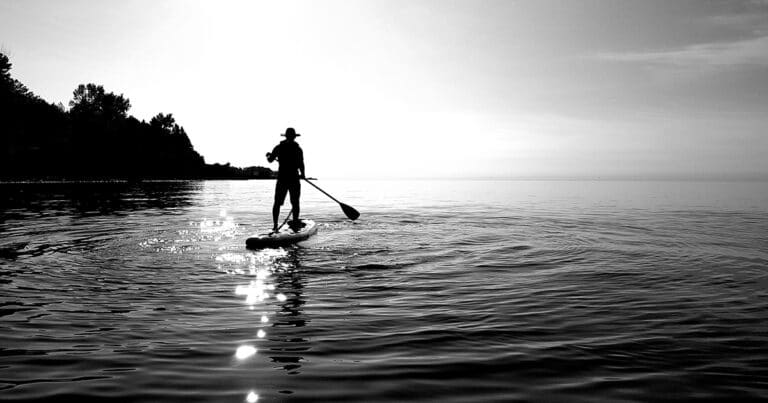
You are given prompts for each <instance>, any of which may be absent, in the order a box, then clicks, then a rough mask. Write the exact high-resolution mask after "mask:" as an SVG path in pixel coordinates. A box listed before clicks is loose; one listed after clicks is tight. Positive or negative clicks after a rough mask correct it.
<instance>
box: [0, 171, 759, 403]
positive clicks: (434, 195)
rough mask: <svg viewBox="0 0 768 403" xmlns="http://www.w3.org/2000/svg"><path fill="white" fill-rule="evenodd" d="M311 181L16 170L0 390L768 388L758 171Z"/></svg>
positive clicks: (341, 397)
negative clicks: (252, 239) (289, 232)
mask: <svg viewBox="0 0 768 403" xmlns="http://www.w3.org/2000/svg"><path fill="white" fill-rule="evenodd" d="M318 184H319V185H320V186H321V187H323V188H324V189H325V190H327V191H328V192H330V193H331V194H333V195H335V196H336V197H338V198H339V199H340V200H342V201H344V202H345V203H347V204H350V205H352V206H354V207H355V208H357V209H358V210H359V211H360V212H361V213H362V217H361V219H360V220H358V221H357V222H354V223H352V222H349V221H347V220H345V217H344V215H343V214H342V212H341V210H340V209H339V207H338V205H337V204H336V203H334V202H332V201H330V200H328V199H327V198H325V196H323V195H322V194H320V193H319V192H317V191H315V190H314V189H312V188H310V187H309V186H306V185H305V186H304V188H303V191H304V205H303V209H304V210H303V211H304V213H305V215H306V216H307V217H311V218H314V219H316V220H318V221H319V222H321V228H320V232H319V233H318V235H317V236H315V237H313V238H312V239H311V240H309V241H308V242H305V243H303V244H302V245H301V246H299V247H295V248H290V249H278V250H263V251H249V250H247V249H245V248H244V241H245V238H246V237H247V235H249V234H251V233H257V232H262V231H263V230H266V229H268V228H269V226H270V220H271V219H270V217H269V209H270V204H271V197H272V189H273V186H274V182H270V181H247V182H225V181H212V182H182V183H145V184H140V185H128V184H69V185H62V184H37V185H9V184H5V185H0V206H1V207H2V210H0V213H1V214H0V286H1V287H2V288H1V289H0V291H1V293H0V400H3V401H36V400H38V401H54V398H55V399H56V400H60V399H67V398H69V399H74V400H71V401H82V400H86V399H91V400H109V401H143V402H157V401H190V402H197V401H200V402H209V401H214V402H248V401H259V402H272V401H351V402H356V401H368V402H372V401H404V400H407V401H440V402H451V401H455V402H467V401H483V402H492V401H500V402H501V401H569V402H570V401H590V402H592V401H659V400H663V401H674V400H680V401H683V400H692V399H699V400H712V401H715V400H722V399H725V398H730V399H734V400H740V401H744V400H760V399H768V292H767V291H766V290H768V184H766V183H704V182H689V183H674V182H627V183H622V182H525V181H523V182H516V181H500V182H483V181H431V182H430V181H421V182H420V181H406V182H387V181H370V182H344V181H321V182H318ZM61 401H68V400H61Z"/></svg>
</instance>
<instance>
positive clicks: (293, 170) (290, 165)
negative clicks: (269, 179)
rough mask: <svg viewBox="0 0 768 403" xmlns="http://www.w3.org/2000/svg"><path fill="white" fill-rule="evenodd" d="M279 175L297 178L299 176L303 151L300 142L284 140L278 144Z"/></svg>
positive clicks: (284, 177) (280, 176)
mask: <svg viewBox="0 0 768 403" xmlns="http://www.w3.org/2000/svg"><path fill="white" fill-rule="evenodd" d="M278 162H279V163H280V168H279V169H278V177H279V178H281V179H295V178H298V177H299V167H300V166H301V163H302V152H301V147H299V143H296V142H295V141H290V142H289V141H286V140H283V141H281V142H280V145H279V146H278Z"/></svg>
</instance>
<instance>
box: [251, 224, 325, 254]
mask: <svg viewBox="0 0 768 403" xmlns="http://www.w3.org/2000/svg"><path fill="white" fill-rule="evenodd" d="M301 222H302V223H304V226H303V227H302V228H300V229H299V230H298V231H294V230H292V229H291V228H289V227H288V225H284V226H283V227H282V228H280V231H279V232H272V233H269V234H258V235H253V236H250V237H248V239H246V240H245V246H247V247H249V248H277V247H280V246H287V245H291V244H295V243H297V242H301V241H306V240H307V239H308V238H309V237H311V236H312V235H315V234H316V233H317V224H316V223H315V222H314V221H312V220H301Z"/></svg>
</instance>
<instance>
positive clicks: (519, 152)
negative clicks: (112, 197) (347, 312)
mask: <svg viewBox="0 0 768 403" xmlns="http://www.w3.org/2000/svg"><path fill="white" fill-rule="evenodd" d="M0 50H2V51H3V52H4V53H6V54H7V55H8V56H9V58H10V59H11V62H12V63H13V69H12V71H11V73H12V75H13V77H15V78H17V79H19V80H20V81H21V82H23V83H24V84H25V85H27V87H29V89H30V90H32V91H33V92H35V93H36V94H37V95H39V96H41V97H43V98H44V99H46V100H47V101H49V102H54V103H56V102H62V103H63V104H64V105H67V103H68V101H69V100H70V99H71V98H72V91H73V90H74V89H75V87H76V86H77V85H78V84H81V83H96V84H100V85H103V86H104V87H105V88H106V90H107V91H111V92H115V93H118V94H124V95H125V96H126V97H127V98H129V99H130V101H131V105H132V108H131V110H130V111H129V114H131V115H133V116H135V117H137V118H138V119H145V120H149V119H150V118H151V117H152V116H154V115H156V114H157V113H161V112H162V113H166V114H167V113H172V114H173V116H174V117H175V118H176V120H177V123H179V124H180V125H182V126H183V127H184V128H185V130H186V132H187V133H188V135H189V137H190V140H191V141H192V144H193V145H194V147H195V149H196V150H197V151H198V152H200V153H201V154H202V155H203V156H204V157H205V160H206V162H208V163H214V162H219V163H227V162H229V163H231V164H232V165H235V166H251V165H261V166H271V167H272V168H273V169H276V168H277V167H276V163H275V164H271V165H270V164H269V163H268V162H267V161H266V158H265V156H264V155H265V154H266V152H268V151H270V150H271V149H272V147H273V146H274V145H276V144H277V143H278V142H279V141H280V140H281V139H282V137H280V134H281V133H284V132H285V129H286V128H287V127H294V128H296V131H297V132H299V133H301V134H302V136H301V137H299V138H298V141H299V143H300V144H301V146H302V148H303V149H304V154H305V161H306V166H307V175H308V176H313V177H318V178H424V177H438V178H459V177H461V178H464V177H466V178H606V179H613V178H630V179H666V178H672V179H678V178H683V179H739V178H749V179H753V178H768V158H766V155H768V131H767V130H766V129H767V128H768V0H741V1H740V0H732V1H708V0H693V1H683V0H660V1H656V0H643V1H629V0H626V1H618V0H616V1H609V0H602V1H593V0H581V1H569V0H562V1H547V0H531V1H513V0H505V1H491V0H471V1H470V0H466V1H464V0H462V1H456V0H410V1H404V0H349V1H340V0H334V1H269V2H266V1H264V2H263V1H229V0H217V1H193V0H178V1H172V0H165V1H156V0H127V1H126V0H120V1H110V0H102V1H84V0H48V1H41V0H0Z"/></svg>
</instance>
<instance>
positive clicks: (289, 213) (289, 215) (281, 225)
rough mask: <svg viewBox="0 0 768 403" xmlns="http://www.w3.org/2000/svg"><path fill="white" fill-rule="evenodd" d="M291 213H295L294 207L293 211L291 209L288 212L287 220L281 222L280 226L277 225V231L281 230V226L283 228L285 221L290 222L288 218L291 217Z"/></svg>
mask: <svg viewBox="0 0 768 403" xmlns="http://www.w3.org/2000/svg"><path fill="white" fill-rule="evenodd" d="M291 214H293V208H291V211H289V212H288V216H287V217H285V221H283V223H282V224H280V226H279V227H277V231H275V232H280V228H283V226H284V225H285V223H287V222H288V219H289V218H291Z"/></svg>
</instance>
